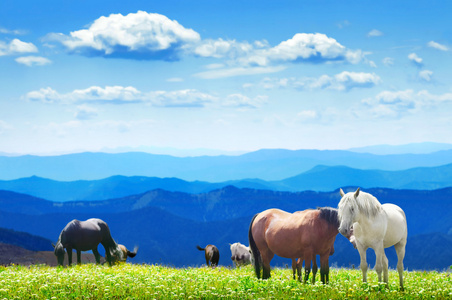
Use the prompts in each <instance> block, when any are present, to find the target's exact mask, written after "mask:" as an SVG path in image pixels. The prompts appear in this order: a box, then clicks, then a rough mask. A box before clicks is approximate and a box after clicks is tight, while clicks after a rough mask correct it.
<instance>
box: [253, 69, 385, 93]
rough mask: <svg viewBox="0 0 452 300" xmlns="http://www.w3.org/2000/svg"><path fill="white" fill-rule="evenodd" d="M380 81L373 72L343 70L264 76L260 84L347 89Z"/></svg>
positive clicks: (301, 87)
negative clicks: (293, 75)
mask: <svg viewBox="0 0 452 300" xmlns="http://www.w3.org/2000/svg"><path fill="white" fill-rule="evenodd" d="M380 82H381V78H380V77H379V76H378V75H376V74H375V73H364V72H348V71H344V72H341V73H339V74H336V75H334V76H329V75H322V76H320V77H317V78H312V77H305V78H294V77H292V78H268V77H267V78H265V79H264V80H262V81H261V82H260V84H259V85H260V86H261V87H263V88H265V89H275V88H295V89H308V90H314V89H325V90H336V91H348V90H351V89H353V88H371V87H374V86H376V85H377V84H379V83H380Z"/></svg>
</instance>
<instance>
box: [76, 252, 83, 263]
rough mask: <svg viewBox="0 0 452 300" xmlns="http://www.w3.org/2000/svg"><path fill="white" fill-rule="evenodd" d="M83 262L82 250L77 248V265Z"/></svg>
mask: <svg viewBox="0 0 452 300" xmlns="http://www.w3.org/2000/svg"><path fill="white" fill-rule="evenodd" d="M81 264H82V251H80V250H78V249H77V265H81Z"/></svg>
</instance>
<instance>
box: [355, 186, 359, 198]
mask: <svg viewBox="0 0 452 300" xmlns="http://www.w3.org/2000/svg"><path fill="white" fill-rule="evenodd" d="M358 195H359V188H358V189H357V190H356V192H355V199H356V198H358Z"/></svg>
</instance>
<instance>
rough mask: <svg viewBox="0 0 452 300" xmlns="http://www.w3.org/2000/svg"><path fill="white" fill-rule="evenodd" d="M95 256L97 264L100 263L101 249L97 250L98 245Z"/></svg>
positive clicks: (94, 252) (94, 250) (94, 251)
mask: <svg viewBox="0 0 452 300" xmlns="http://www.w3.org/2000/svg"><path fill="white" fill-rule="evenodd" d="M93 254H94V257H95V258H96V264H100V254H99V251H97V247H96V248H94V249H93Z"/></svg>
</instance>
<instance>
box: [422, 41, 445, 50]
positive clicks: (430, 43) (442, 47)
mask: <svg viewBox="0 0 452 300" xmlns="http://www.w3.org/2000/svg"><path fill="white" fill-rule="evenodd" d="M427 46H429V47H431V48H435V49H437V50H441V51H449V47H447V46H445V45H442V44H439V43H437V42H434V41H430V42H428V43H427Z"/></svg>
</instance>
